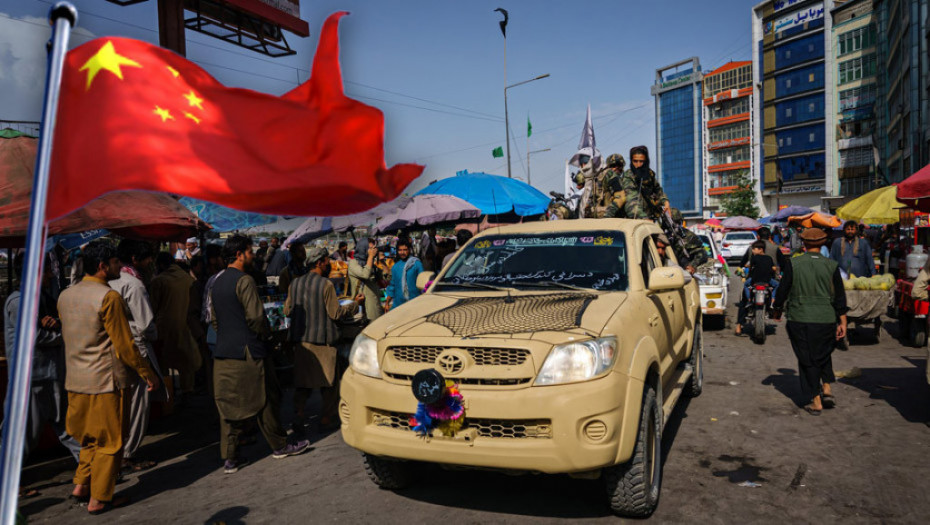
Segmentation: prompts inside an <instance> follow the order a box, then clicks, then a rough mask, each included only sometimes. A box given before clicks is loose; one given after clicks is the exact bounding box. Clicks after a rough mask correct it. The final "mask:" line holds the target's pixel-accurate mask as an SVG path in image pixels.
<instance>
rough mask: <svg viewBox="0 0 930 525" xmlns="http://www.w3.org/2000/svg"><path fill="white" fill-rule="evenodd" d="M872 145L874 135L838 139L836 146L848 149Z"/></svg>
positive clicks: (840, 148)
mask: <svg viewBox="0 0 930 525" xmlns="http://www.w3.org/2000/svg"><path fill="white" fill-rule="evenodd" d="M871 145H872V136H871V135H868V136H866V137H852V138H848V139H839V140H837V141H836V147H837V149H839V150H847V149H853V148H862V147H866V146H871Z"/></svg>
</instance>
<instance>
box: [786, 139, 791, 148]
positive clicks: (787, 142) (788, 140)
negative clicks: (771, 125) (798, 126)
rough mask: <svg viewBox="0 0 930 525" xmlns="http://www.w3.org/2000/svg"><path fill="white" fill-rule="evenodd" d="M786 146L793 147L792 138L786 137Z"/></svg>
mask: <svg viewBox="0 0 930 525" xmlns="http://www.w3.org/2000/svg"><path fill="white" fill-rule="evenodd" d="M785 145H786V146H790V145H791V137H785Z"/></svg>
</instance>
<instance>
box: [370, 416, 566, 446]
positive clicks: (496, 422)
mask: <svg viewBox="0 0 930 525" xmlns="http://www.w3.org/2000/svg"><path fill="white" fill-rule="evenodd" d="M371 414H372V423H374V425H375V426H379V427H388V428H393V429H397V430H404V431H412V429H411V427H410V418H411V417H412V416H413V414H404V413H401V412H388V411H383V410H372V411H371ZM464 428H474V429H476V431H477V432H478V435H479V436H481V437H486V438H499V439H532V438H538V439H551V438H552V421H551V420H548V419H478V418H469V417H467V415H466V417H465V427H464Z"/></svg>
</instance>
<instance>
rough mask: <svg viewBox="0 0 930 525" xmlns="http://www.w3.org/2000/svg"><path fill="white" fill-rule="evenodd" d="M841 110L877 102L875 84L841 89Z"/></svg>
mask: <svg viewBox="0 0 930 525" xmlns="http://www.w3.org/2000/svg"><path fill="white" fill-rule="evenodd" d="M839 99H840V111H845V110H847V109H855V108H858V107H861V106H868V105H870V104H873V103H874V102H875V84H869V85H868V86H862V87H856V88H852V89H846V90H843V91H840V97H839Z"/></svg>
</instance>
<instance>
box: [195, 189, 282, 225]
mask: <svg viewBox="0 0 930 525" xmlns="http://www.w3.org/2000/svg"><path fill="white" fill-rule="evenodd" d="M178 202H180V203H181V204H183V205H184V207H186V208H187V209H188V210H190V211H192V212H194V215H196V216H198V217H200V218H201V219H203V221H204V222H206V223H209V224H210V225H211V226H213V229H214V230H216V231H218V232H231V231H236V230H244V229H246V228H251V227H253V226H261V225H263V224H268V223H272V222H275V221H277V220H278V219H279V217H278V216H276V215H262V214H261V213H252V212H248V211H239V210H234V209H232V208H227V207H226V206H220V205H219V204H214V203H212V202H207V201H202V200H199V199H192V198H190V197H181V198H180V199H178Z"/></svg>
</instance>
